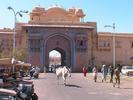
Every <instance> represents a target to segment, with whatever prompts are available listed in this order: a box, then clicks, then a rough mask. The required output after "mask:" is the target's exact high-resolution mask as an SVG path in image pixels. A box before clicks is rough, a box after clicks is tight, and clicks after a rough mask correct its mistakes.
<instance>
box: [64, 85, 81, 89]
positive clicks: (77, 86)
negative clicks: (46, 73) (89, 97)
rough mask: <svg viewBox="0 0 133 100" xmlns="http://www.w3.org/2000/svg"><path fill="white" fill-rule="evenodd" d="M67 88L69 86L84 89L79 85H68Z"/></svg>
mask: <svg viewBox="0 0 133 100" xmlns="http://www.w3.org/2000/svg"><path fill="white" fill-rule="evenodd" d="M65 86H67V87H76V88H82V87H81V86H79V85H74V84H66V85H65Z"/></svg>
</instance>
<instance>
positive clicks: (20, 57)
mask: <svg viewBox="0 0 133 100" xmlns="http://www.w3.org/2000/svg"><path fill="white" fill-rule="evenodd" d="M15 58H16V59H18V60H20V61H26V58H27V51H26V49H21V50H17V51H16V52H15Z"/></svg>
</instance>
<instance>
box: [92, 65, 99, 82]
mask: <svg viewBox="0 0 133 100" xmlns="http://www.w3.org/2000/svg"><path fill="white" fill-rule="evenodd" d="M92 71H93V77H94V82H97V75H98V70H97V67H96V66H94V68H93V69H92Z"/></svg>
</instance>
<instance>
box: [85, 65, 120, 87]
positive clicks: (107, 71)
mask: <svg viewBox="0 0 133 100" xmlns="http://www.w3.org/2000/svg"><path fill="white" fill-rule="evenodd" d="M87 72H88V71H87V67H85V66H84V67H83V74H84V76H85V77H86V74H87ZM92 72H93V77H94V82H96V81H97V77H98V68H97V67H96V66H94V67H93V69H92ZM120 72H121V66H120V65H119V64H118V65H117V66H115V68H114V67H113V66H111V65H110V66H106V65H105V64H103V65H102V67H101V75H102V76H101V78H102V82H106V80H107V75H110V83H113V86H114V87H115V86H116V84H118V88H119V87H120ZM113 76H114V78H113ZM113 79H115V80H114V81H113Z"/></svg>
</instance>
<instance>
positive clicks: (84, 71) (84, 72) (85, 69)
mask: <svg viewBox="0 0 133 100" xmlns="http://www.w3.org/2000/svg"><path fill="white" fill-rule="evenodd" d="M83 74H84V77H86V74H87V68H86V66H84V67H83Z"/></svg>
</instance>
